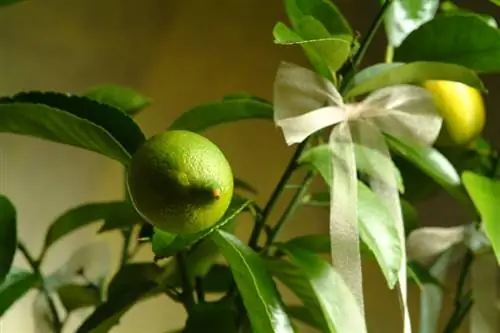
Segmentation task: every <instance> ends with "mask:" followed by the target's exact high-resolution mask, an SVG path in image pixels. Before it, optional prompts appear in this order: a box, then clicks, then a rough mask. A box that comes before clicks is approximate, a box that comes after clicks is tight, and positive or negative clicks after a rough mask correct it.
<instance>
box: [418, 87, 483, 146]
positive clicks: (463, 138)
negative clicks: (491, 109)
mask: <svg viewBox="0 0 500 333" xmlns="http://www.w3.org/2000/svg"><path fill="white" fill-rule="evenodd" d="M422 86H423V87H424V88H425V89H427V90H428V91H430V92H431V93H432V95H433V97H434V100H435V103H436V106H437V108H438V111H439V113H440V114H441V116H442V117H443V128H442V130H441V133H440V134H439V138H438V140H437V141H436V146H466V145H467V144H470V143H471V142H472V141H473V140H474V139H476V138H477V137H478V136H479V134H481V132H482V130H483V128H484V125H485V121H486V115H485V107H484V102H483V98H482V96H481V93H480V92H479V91H478V90H477V89H474V88H472V87H470V86H468V85H465V84H463V83H460V82H453V81H435V80H431V81H426V82H424V83H423V84H422Z"/></svg>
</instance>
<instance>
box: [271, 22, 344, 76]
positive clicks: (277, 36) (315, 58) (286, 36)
mask: <svg viewBox="0 0 500 333" xmlns="http://www.w3.org/2000/svg"><path fill="white" fill-rule="evenodd" d="M273 36H274V42H275V43H276V44H280V45H294V44H298V45H300V46H301V47H302V48H303V49H304V53H305V54H306V56H307V58H308V59H309V62H310V63H311V64H312V65H313V67H314V68H315V69H316V71H317V72H318V73H319V74H321V75H323V76H324V77H325V78H328V79H333V77H332V74H331V72H330V70H329V69H328V66H327V65H326V64H325V62H324V61H323V59H322V58H321V56H320V55H319V54H317V52H316V51H315V50H314V48H313V47H312V45H311V41H307V40H305V39H303V38H302V37H301V36H299V35H298V34H297V33H296V32H295V31H293V30H292V29H290V28H289V27H288V26H287V25H286V24H284V23H283V22H278V23H276V25H275V26H274V29H273ZM334 40H336V39H334Z"/></svg>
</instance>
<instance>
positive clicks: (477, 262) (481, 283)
mask: <svg viewBox="0 0 500 333" xmlns="http://www.w3.org/2000/svg"><path fill="white" fill-rule="evenodd" d="M459 244H463V245H465V246H467V247H468V248H469V249H470V250H471V251H472V252H473V253H474V260H473V262H472V266H471V288H472V299H473V302H474V303H473V305H472V308H471V313H470V321H469V323H470V328H469V330H470V333H498V332H499V331H500V323H499V318H498V315H499V314H500V311H499V309H498V307H497V302H498V301H497V299H498V278H499V275H498V263H497V260H496V257H495V255H494V254H493V253H492V251H491V245H490V244H489V241H488V239H487V238H486V236H485V235H484V233H483V232H481V231H479V230H476V228H475V226H473V225H467V226H464V225H461V226H457V227H448V228H441V227H427V228H421V229H417V230H415V231H413V232H412V233H411V234H410V235H409V237H408V258H410V259H412V260H415V261H417V262H419V263H420V264H422V265H424V266H427V267H428V266H430V265H431V264H432V263H433V261H435V260H436V259H437V258H438V257H439V256H440V255H441V254H442V253H444V252H445V251H446V250H448V249H449V248H451V247H453V246H456V245H459ZM460 256H461V257H462V258H463V256H464V253H462V254H461V255H460ZM457 259H460V258H457Z"/></svg>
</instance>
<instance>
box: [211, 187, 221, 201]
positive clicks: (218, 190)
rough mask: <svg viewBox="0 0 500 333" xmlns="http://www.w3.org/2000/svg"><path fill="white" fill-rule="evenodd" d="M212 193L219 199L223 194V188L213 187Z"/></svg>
mask: <svg viewBox="0 0 500 333" xmlns="http://www.w3.org/2000/svg"><path fill="white" fill-rule="evenodd" d="M212 195H213V197H214V198H215V199H219V198H220V195H221V190H220V189H219V188H216V189H213V190H212Z"/></svg>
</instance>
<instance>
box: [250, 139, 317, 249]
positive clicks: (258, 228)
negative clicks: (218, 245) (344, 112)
mask: <svg viewBox="0 0 500 333" xmlns="http://www.w3.org/2000/svg"><path fill="white" fill-rule="evenodd" d="M307 141H308V140H307V139H306V140H304V141H302V142H301V143H300V144H299V145H298V146H297V149H296V150H295V153H294V154H293V156H292V158H291V159H290V162H289V163H288V166H287V167H286V169H285V172H284V173H283V175H282V176H281V179H280V180H279V182H278V185H277V186H276V188H275V189H274V191H273V193H272V194H271V197H270V199H269V201H268V202H267V205H266V206H265V207H264V210H263V212H262V216H261V218H260V220H259V221H258V223H255V226H254V228H253V230H252V234H251V236H250V240H249V242H248V244H249V245H250V247H252V248H254V247H255V246H256V245H257V243H258V240H259V236H260V233H261V232H262V229H263V228H264V225H265V223H266V222H267V219H268V218H269V215H270V214H271V211H272V210H273V208H274V205H275V204H276V202H277V201H278V198H279V196H280V195H281V193H282V192H283V189H284V188H285V186H286V184H287V183H288V179H289V178H290V177H291V175H292V173H293V171H294V170H295V168H296V166H297V160H298V158H299V157H300V155H302V152H303V151H304V149H305V148H306V146H307Z"/></svg>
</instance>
